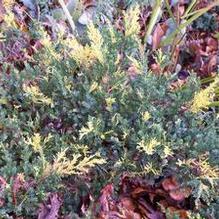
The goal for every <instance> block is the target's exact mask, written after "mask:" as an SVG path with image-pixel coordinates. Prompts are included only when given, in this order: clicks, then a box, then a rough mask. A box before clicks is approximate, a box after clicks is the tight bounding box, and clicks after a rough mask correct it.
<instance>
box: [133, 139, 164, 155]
mask: <svg viewBox="0 0 219 219" xmlns="http://www.w3.org/2000/svg"><path fill="white" fill-rule="evenodd" d="M159 144H160V142H158V141H157V140H156V139H155V138H152V139H151V140H149V141H148V142H147V141H145V140H141V141H140V142H139V143H138V146H137V149H139V150H140V151H143V152H145V153H146V154H148V155H152V154H154V153H155V149H156V146H158V145H159Z"/></svg>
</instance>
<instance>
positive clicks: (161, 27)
mask: <svg viewBox="0 0 219 219" xmlns="http://www.w3.org/2000/svg"><path fill="white" fill-rule="evenodd" d="M166 31H167V25H166V24H165V23H163V24H159V23H158V24H157V26H156V28H155V30H154V32H153V35H152V49H153V50H156V49H158V48H159V45H160V42H161V39H162V37H163V36H164V35H165V34H166Z"/></svg>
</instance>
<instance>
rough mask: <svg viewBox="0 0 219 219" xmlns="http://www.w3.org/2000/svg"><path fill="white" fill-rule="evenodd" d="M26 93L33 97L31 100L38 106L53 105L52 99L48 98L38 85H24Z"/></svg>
mask: <svg viewBox="0 0 219 219" xmlns="http://www.w3.org/2000/svg"><path fill="white" fill-rule="evenodd" d="M23 90H24V92H25V93H26V94H27V95H28V96H30V97H31V100H32V101H33V102H34V103H38V104H46V105H50V106H52V105H53V101H52V99H51V98H49V97H46V96H45V95H44V94H43V93H42V92H41V91H40V88H39V87H38V86H37V85H31V86H27V85H23Z"/></svg>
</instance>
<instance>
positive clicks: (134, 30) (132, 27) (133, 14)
mask: <svg viewBox="0 0 219 219" xmlns="http://www.w3.org/2000/svg"><path fill="white" fill-rule="evenodd" d="M139 14H140V7H139V5H136V6H132V7H131V8H130V9H129V10H128V11H127V12H126V13H125V15H124V24H125V36H127V37H128V36H131V35H137V34H138V33H139V31H140V25H139V22H138V19H139Z"/></svg>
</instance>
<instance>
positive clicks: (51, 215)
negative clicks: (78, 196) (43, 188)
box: [38, 193, 62, 219]
mask: <svg viewBox="0 0 219 219" xmlns="http://www.w3.org/2000/svg"><path fill="white" fill-rule="evenodd" d="M61 205H62V199H61V198H60V197H59V195H58V194H57V193H52V194H50V196H49V198H48V200H47V201H46V202H44V203H42V204H41V205H40V207H39V213H38V219H58V218H59V210H60V207H61Z"/></svg>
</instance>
